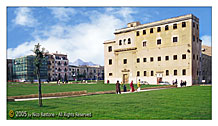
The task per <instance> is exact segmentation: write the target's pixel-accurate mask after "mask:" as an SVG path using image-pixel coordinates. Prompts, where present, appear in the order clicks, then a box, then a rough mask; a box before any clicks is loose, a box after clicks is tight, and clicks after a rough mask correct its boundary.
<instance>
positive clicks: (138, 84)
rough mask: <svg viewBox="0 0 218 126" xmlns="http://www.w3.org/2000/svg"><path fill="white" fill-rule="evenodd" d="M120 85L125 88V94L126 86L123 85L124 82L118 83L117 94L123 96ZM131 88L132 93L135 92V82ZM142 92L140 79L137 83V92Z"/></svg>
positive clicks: (131, 84)
mask: <svg viewBox="0 0 218 126" xmlns="http://www.w3.org/2000/svg"><path fill="white" fill-rule="evenodd" d="M120 85H121V86H123V92H127V88H126V85H125V84H123V82H121V83H119V81H117V83H116V93H117V94H121V90H120ZM129 86H130V92H134V91H135V89H134V85H133V80H132V81H131V83H130V85H129ZM140 90H141V83H140V79H139V81H138V82H137V91H140Z"/></svg>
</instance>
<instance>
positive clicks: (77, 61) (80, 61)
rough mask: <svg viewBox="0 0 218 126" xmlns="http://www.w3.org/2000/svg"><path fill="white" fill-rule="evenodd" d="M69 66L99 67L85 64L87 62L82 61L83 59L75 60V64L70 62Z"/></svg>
mask: <svg viewBox="0 0 218 126" xmlns="http://www.w3.org/2000/svg"><path fill="white" fill-rule="evenodd" d="M69 64H70V65H75V66H82V65H87V66H96V65H98V64H94V63H92V62H85V61H83V60H81V59H77V60H75V61H74V62H70V63H69Z"/></svg>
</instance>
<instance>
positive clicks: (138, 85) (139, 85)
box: [137, 79, 141, 91]
mask: <svg viewBox="0 0 218 126" xmlns="http://www.w3.org/2000/svg"><path fill="white" fill-rule="evenodd" d="M140 87H141V84H140V79H139V81H138V83H137V91H140Z"/></svg>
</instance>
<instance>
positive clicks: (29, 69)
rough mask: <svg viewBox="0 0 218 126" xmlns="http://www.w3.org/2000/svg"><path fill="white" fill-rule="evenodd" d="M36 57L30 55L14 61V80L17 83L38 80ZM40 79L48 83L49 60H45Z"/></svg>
mask: <svg viewBox="0 0 218 126" xmlns="http://www.w3.org/2000/svg"><path fill="white" fill-rule="evenodd" d="M34 60H35V56H33V55H29V56H24V57H20V58H16V59H14V60H12V64H13V79H14V80H15V81H16V80H17V81H34V80H37V76H36V70H35V65H34ZM40 78H41V80H42V81H46V80H47V78H48V76H47V58H45V59H44V60H43V62H42V65H41V67H40Z"/></svg>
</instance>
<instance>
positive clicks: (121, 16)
mask: <svg viewBox="0 0 218 126" xmlns="http://www.w3.org/2000/svg"><path fill="white" fill-rule="evenodd" d="M211 11H212V10H211V7H48V8H47V7H27V8H26V7H8V8H7V56H8V58H16V57H20V56H24V55H28V54H32V52H31V49H33V47H34V45H35V44H36V43H38V42H39V43H40V44H41V45H42V46H43V47H45V48H46V50H48V51H49V52H51V53H52V52H55V51H59V52H61V53H64V54H68V57H69V60H70V62H73V61H74V60H76V59H78V58H80V59H82V60H84V61H92V62H94V63H97V64H101V65H103V64H104V57H103V55H104V54H103V44H102V43H103V42H104V41H105V40H110V39H113V38H114V35H113V32H114V31H115V29H119V28H123V27H126V25H127V23H129V22H133V21H140V22H141V24H144V23H148V22H153V21H158V20H162V19H167V18H171V17H176V16H181V15H186V14H190V13H192V14H194V15H195V16H197V17H198V18H199V19H200V25H199V26H200V38H201V39H202V40H203V43H204V44H206V45H211V35H212V33H211V25H212V24H211V20H212V17H211Z"/></svg>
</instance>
